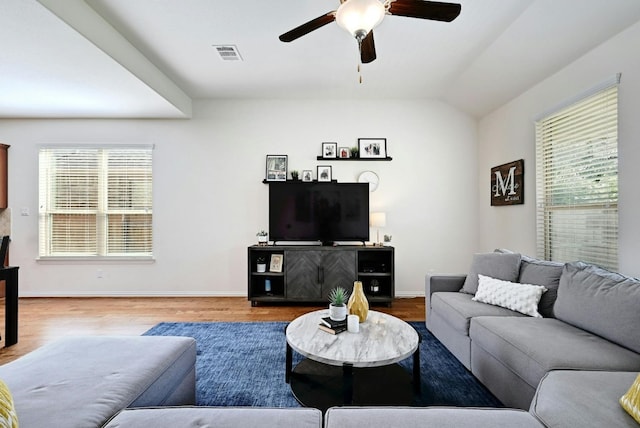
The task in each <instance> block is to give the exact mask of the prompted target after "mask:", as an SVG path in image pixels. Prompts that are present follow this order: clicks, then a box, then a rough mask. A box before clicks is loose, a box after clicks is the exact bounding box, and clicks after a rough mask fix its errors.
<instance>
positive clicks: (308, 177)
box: [302, 169, 313, 182]
mask: <svg viewBox="0 0 640 428" xmlns="http://www.w3.org/2000/svg"><path fill="white" fill-rule="evenodd" d="M302 181H306V182H311V181H313V171H311V170H310V169H303V170H302Z"/></svg>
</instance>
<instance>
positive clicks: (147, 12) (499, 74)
mask: <svg viewBox="0 0 640 428" xmlns="http://www.w3.org/2000/svg"><path fill="white" fill-rule="evenodd" d="M458 2H459V3H460V4H462V13H461V14H460V16H459V17H458V18H457V19H456V20H455V21H453V22H451V23H442V22H435V21H426V20H420V19H412V18H405V17H398V16H387V17H386V18H385V19H384V21H383V22H382V24H381V25H380V26H379V27H378V28H376V29H375V31H374V33H375V41H376V50H377V54H378V59H377V60H376V61H374V62H373V63H371V64H365V65H364V66H362V73H361V74H362V79H363V83H362V84H360V83H358V77H359V74H358V72H357V65H358V57H359V55H358V51H357V43H356V41H355V40H353V39H352V38H351V36H350V35H349V34H348V33H346V32H345V31H344V30H343V29H341V28H340V27H338V26H337V24H335V23H332V24H329V25H327V26H325V27H322V28H320V29H318V30H316V31H314V32H312V33H310V34H308V35H306V36H304V37H302V38H300V39H298V40H295V41H293V42H291V43H282V42H280V41H279V40H278V36H279V35H280V34H282V33H284V32H286V31H288V30H290V29H292V28H294V27H296V26H298V25H300V24H302V23H303V22H306V21H308V20H310V19H312V18H316V17H318V16H320V15H323V14H325V13H326V12H328V11H331V10H335V9H336V7H337V6H338V5H339V1H338V0H298V1H295V2H292V1H290V0H225V1H222V0H86V1H85V0H65V1H60V0H0V117H150V118H152V117H176V118H180V117H189V116H190V115H191V101H192V100H194V99H199V98H213V99H215V98H293V99H296V98H317V99H322V98H332V99H366V98H376V99H380V98H437V99H441V100H443V101H444V102H447V103H449V104H451V105H453V106H455V107H457V108H460V109H461V110H463V111H466V112H468V113H470V114H472V115H474V116H476V117H481V116H483V115H485V114H487V113H489V112H491V111H492V110H493V109H495V108H497V107H499V106H500V105H502V104H504V103H505V102H507V101H509V100H510V99H512V98H513V97H515V96H517V95H518V94H520V93H522V92H523V91H525V90H526V89H528V88H530V87H531V86H533V85H535V84H536V83H538V82H539V81H541V80H542V79H544V78H545V77H547V76H549V75H550V74H552V73H554V72H556V71H558V70H560V69H561V68H562V67H564V66H566V65H567V64H569V63H571V62H572V61H574V60H575V59H576V58H578V57H580V56H581V55H583V54H584V53H586V52H587V51H589V50H590V49H592V48H594V47H595V46H597V45H598V44H600V43H602V42H603V41H605V40H607V39H608V38H610V37H611V36H613V35H615V34H617V33H618V32H620V31H622V30H624V29H625V28H627V27H628V26H629V25H631V24H633V23H635V22H637V21H638V20H640V1H638V0H458ZM228 44H230V45H235V46H236V47H237V48H238V50H239V52H240V54H241V55H242V58H243V61H242V62H239V61H222V60H221V59H220V58H219V57H218V55H217V53H216V50H215V48H214V47H213V45H228Z"/></svg>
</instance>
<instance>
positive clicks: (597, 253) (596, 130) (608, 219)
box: [536, 85, 618, 270]
mask: <svg viewBox="0 0 640 428" xmlns="http://www.w3.org/2000/svg"><path fill="white" fill-rule="evenodd" d="M617 130H618V86H617V85H614V86H611V87H608V88H606V89H603V90H601V91H599V92H598V93H596V94H594V95H591V96H588V97H586V98H584V99H582V100H580V101H578V102H576V103H574V104H572V105H571V106H568V107H566V108H564V109H562V110H560V111H558V112H556V113H553V114H551V115H549V116H547V117H545V118H542V119H541V120H539V121H537V122H536V193H537V195H536V196H537V214H536V217H537V252H538V256H539V257H543V258H545V259H547V260H556V261H561V262H566V261H573V260H582V261H585V262H590V263H595V264H598V265H600V266H603V267H606V268H610V269H614V270H617V268H618V131H617Z"/></svg>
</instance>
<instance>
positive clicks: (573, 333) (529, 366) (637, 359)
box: [469, 317, 640, 388]
mask: <svg viewBox="0 0 640 428" xmlns="http://www.w3.org/2000/svg"><path fill="white" fill-rule="evenodd" d="M469 337H471V341H472V342H473V343H474V345H475V346H478V347H480V348H482V349H484V350H485V351H486V352H487V353H489V354H490V355H492V356H493V357H494V358H496V359H497V360H498V361H500V362H501V363H502V364H503V365H504V366H505V368H506V369H508V370H510V371H512V372H513V373H516V374H517V375H518V376H520V378H522V380H524V381H525V382H527V383H528V384H529V385H530V386H532V387H533V388H535V387H537V386H538V382H539V381H540V379H542V377H543V376H544V374H545V373H546V372H548V371H549V370H557V369H585V370H626V371H634V370H640V354H637V353H635V352H632V351H630V350H628V349H626V348H623V347H621V346H618V345H616V344H614V343H612V342H610V341H608V340H605V339H603V338H601V337H598V336H596V335H594V334H591V333H589V332H587V331H584V330H581V329H579V328H577V327H574V326H571V325H569V324H567V323H564V322H562V321H560V320H558V319H555V318H531V317H478V318H474V319H473V320H472V321H471V327H470V329H469ZM472 369H473V367H472Z"/></svg>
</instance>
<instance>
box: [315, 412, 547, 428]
mask: <svg viewBox="0 0 640 428" xmlns="http://www.w3.org/2000/svg"><path fill="white" fill-rule="evenodd" d="M325 427H326V428H362V427H388V428H394V427H398V428H423V427H437V428H459V427H474V428H512V427H518V428H534V427H535V428H542V427H543V425H541V424H540V422H538V421H537V420H536V418H535V417H533V416H532V415H531V414H530V413H528V412H525V411H522V410H514V409H490V408H483V409H478V408H470V407H469V408H451V407H426V408H416V407H332V408H330V409H329V410H327V413H326V415H325Z"/></svg>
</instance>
